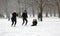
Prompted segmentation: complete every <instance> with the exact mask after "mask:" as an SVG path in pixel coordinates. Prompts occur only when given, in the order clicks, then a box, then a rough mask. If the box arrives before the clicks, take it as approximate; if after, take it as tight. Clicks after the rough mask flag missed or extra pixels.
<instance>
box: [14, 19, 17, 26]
mask: <svg viewBox="0 0 60 36" xmlns="http://www.w3.org/2000/svg"><path fill="white" fill-rule="evenodd" d="M14 22H15V24H14V27H15V26H16V23H17V21H16V19H15V20H14Z"/></svg>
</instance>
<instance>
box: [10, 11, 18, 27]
mask: <svg viewBox="0 0 60 36" xmlns="http://www.w3.org/2000/svg"><path fill="white" fill-rule="evenodd" d="M17 16H18V14H17V13H16V12H13V13H12V18H11V21H12V25H11V26H13V24H14V27H15V25H16V23H17V19H16V17H17Z"/></svg>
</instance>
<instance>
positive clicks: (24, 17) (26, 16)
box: [22, 10, 28, 25]
mask: <svg viewBox="0 0 60 36" xmlns="http://www.w3.org/2000/svg"><path fill="white" fill-rule="evenodd" d="M22 18H23V23H22V25H23V24H24V23H25V21H26V23H25V25H27V22H28V20H27V18H28V15H27V11H26V10H24V12H23V13H22Z"/></svg>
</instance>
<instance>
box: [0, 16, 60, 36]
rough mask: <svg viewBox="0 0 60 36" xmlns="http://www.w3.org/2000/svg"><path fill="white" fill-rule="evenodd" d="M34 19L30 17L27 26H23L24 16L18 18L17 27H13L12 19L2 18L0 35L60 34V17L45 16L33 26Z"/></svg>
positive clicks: (51, 35)
mask: <svg viewBox="0 0 60 36" xmlns="http://www.w3.org/2000/svg"><path fill="white" fill-rule="evenodd" d="M36 19H37V18H36ZM32 20H33V17H31V18H28V24H27V26H25V25H23V26H22V18H18V19H17V24H16V27H11V20H10V21H8V20H7V19H3V18H0V36H60V18H57V17H48V18H46V17H43V21H42V22H41V21H38V24H37V26H31V25H32Z"/></svg>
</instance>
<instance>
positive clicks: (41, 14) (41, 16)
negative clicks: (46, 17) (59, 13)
mask: <svg viewBox="0 0 60 36" xmlns="http://www.w3.org/2000/svg"><path fill="white" fill-rule="evenodd" d="M40 2H41V4H40V12H41V21H42V0H40Z"/></svg>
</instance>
